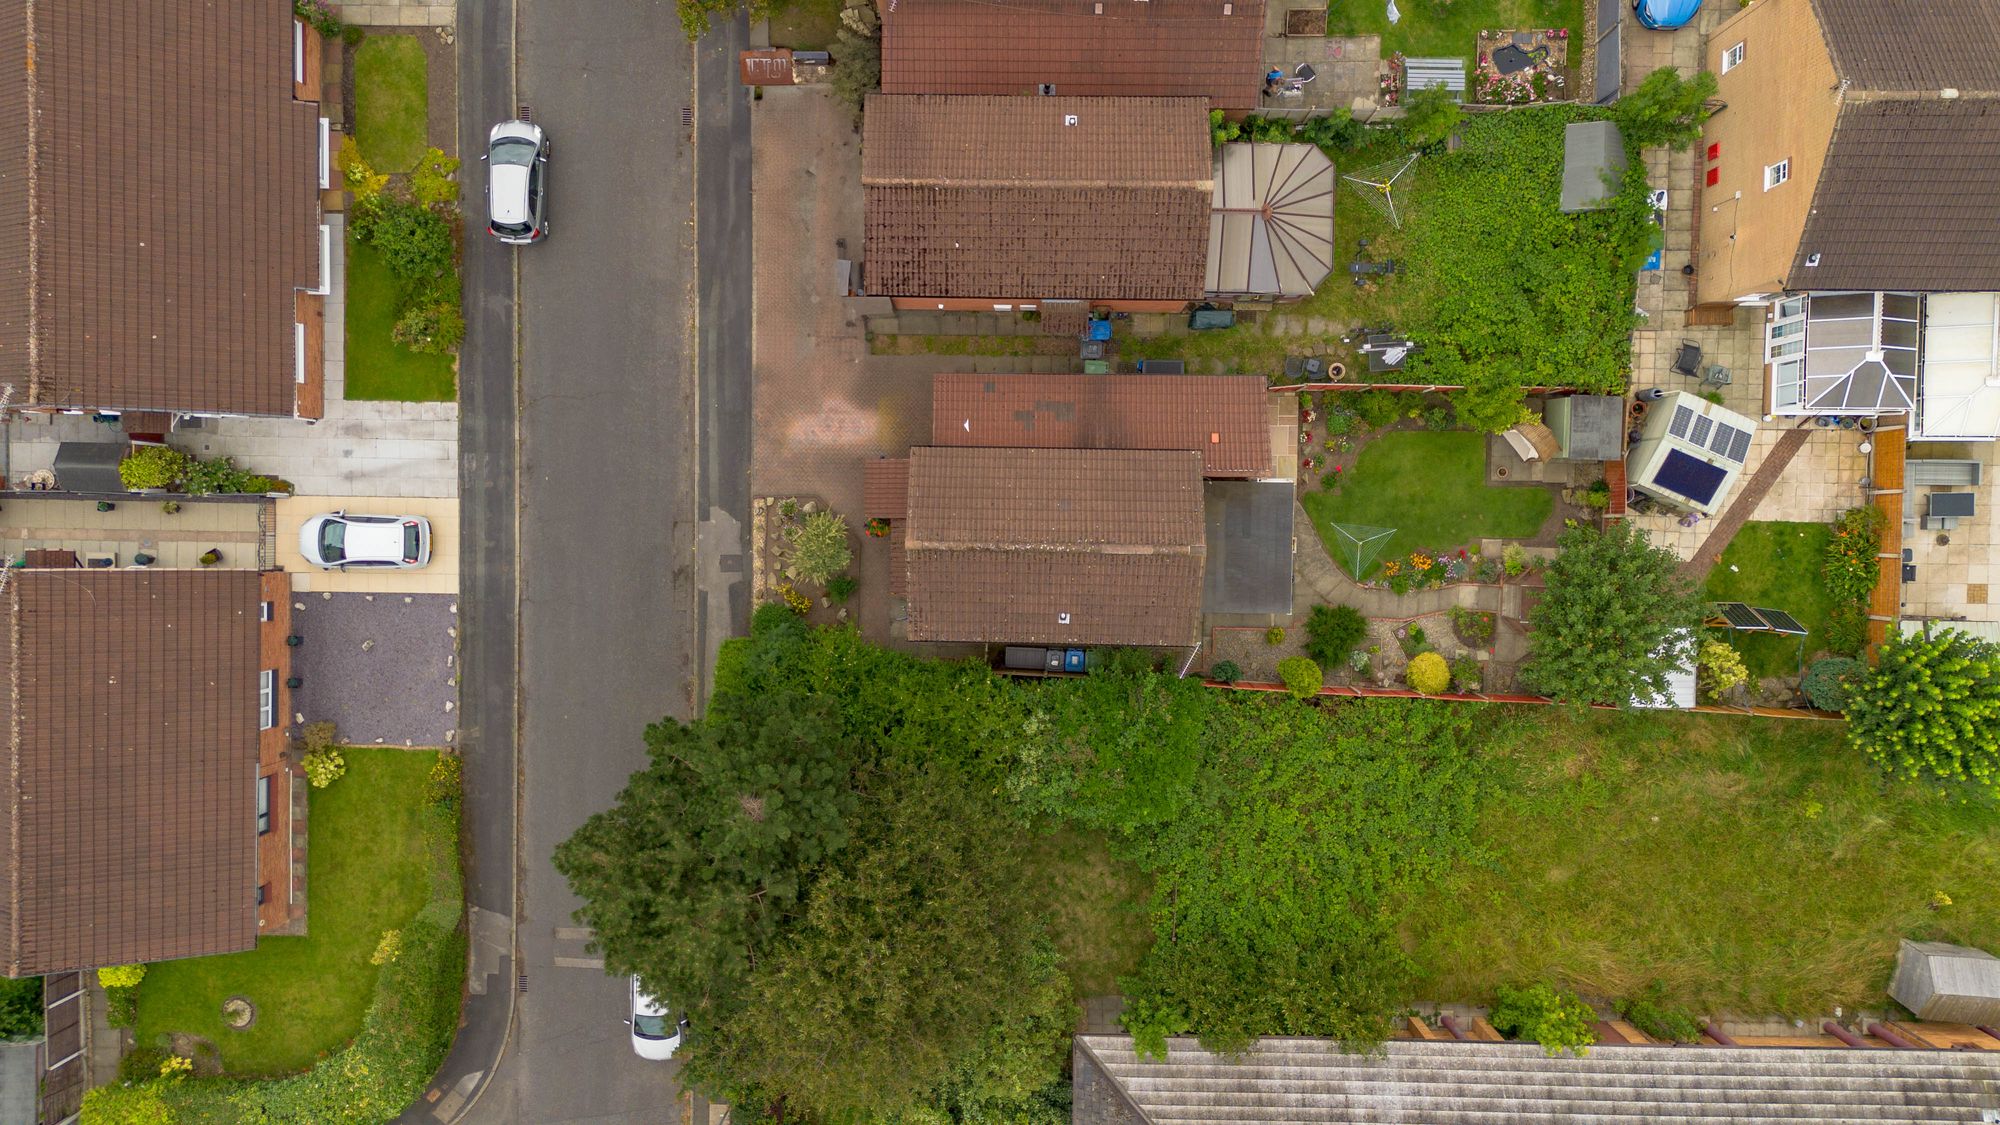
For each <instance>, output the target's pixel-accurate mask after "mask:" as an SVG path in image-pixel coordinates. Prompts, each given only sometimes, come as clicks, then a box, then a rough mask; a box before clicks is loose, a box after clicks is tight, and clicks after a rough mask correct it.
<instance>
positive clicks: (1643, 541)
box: [1521, 521, 1706, 706]
mask: <svg viewBox="0 0 2000 1125" xmlns="http://www.w3.org/2000/svg"><path fill="white" fill-rule="evenodd" d="M1559 543H1560V545H1561V548H1562V553H1561V554H1559V555H1557V556H1556V558H1555V560H1554V562H1552V563H1551V564H1550V565H1549V568H1548V570H1547V575H1548V587H1547V591H1546V592H1545V593H1544V594H1543V595H1542V600H1541V601H1540V602H1538V603H1536V605H1535V608H1534V609H1533V610H1532V611H1531V612H1530V614H1529V632H1528V660H1527V663H1526V664H1525V665H1523V666H1522V669H1521V679H1522V682H1524V683H1525V684H1527V685H1528V686H1529V687H1530V688H1532V689H1533V690H1535V691H1539V692H1541V693H1542V694H1544V695H1550V696H1554V697H1555V698H1557V699H1560V700H1563V701H1564V702H1569V703H1609V704H1613V705H1615V706H1627V705H1629V704H1630V703H1631V701H1632V700H1634V699H1642V698H1643V699H1652V698H1657V697H1658V696H1660V695H1663V694H1665V692H1666V684H1667V677H1668V676H1669V675H1670V674H1671V673H1672V672H1673V671H1674V670H1675V669H1676V668H1678V667H1679V666H1680V665H1681V662H1682V661H1683V660H1684V659H1685V657H1684V656H1683V655H1682V651H1681V645H1680V643H1679V640H1678V637H1679V636H1680V635H1681V634H1683V633H1685V634H1688V635H1692V634H1693V632H1694V630H1696V629H1697V628H1699V627H1700V625H1701V620H1702V617H1703V614H1704V610H1705V608H1706V606H1705V603H1704V602H1703V601H1702V599H1701V598H1700V597H1699V596H1698V595H1697V594H1696V592H1695V591H1694V590H1693V588H1692V587H1691V586H1690V585H1689V584H1688V582H1687V580H1686V579H1684V578H1682V577H1680V563H1681V560H1680V557H1679V556H1678V555H1676V554H1674V553H1673V552H1672V551H1669V550H1666V549H1664V548H1661V547H1656V546H1654V545H1653V543H1652V541H1651V540H1650V539H1648V538H1647V536H1646V532H1645V531H1644V529H1642V528H1640V527H1638V526H1636V525H1634V524H1632V523H1630V522H1629V521H1619V522H1617V523H1613V524H1611V525H1610V526H1609V527H1606V528H1605V529H1604V530H1603V531H1601V532H1600V531H1597V530H1596V529H1594V528H1590V527H1575V528H1571V529H1570V530H1568V531H1565V532H1563V535H1562V538H1561V539H1560V540H1559Z"/></svg>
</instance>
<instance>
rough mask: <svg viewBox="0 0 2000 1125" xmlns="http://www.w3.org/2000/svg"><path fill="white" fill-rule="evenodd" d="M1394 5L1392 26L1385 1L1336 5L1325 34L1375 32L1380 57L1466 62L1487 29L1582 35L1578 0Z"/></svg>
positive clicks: (1421, 0) (1405, 0) (1418, 0)
mask: <svg viewBox="0 0 2000 1125" xmlns="http://www.w3.org/2000/svg"><path fill="white" fill-rule="evenodd" d="M1397 8H1398V9H1399V10H1400V11H1401V13H1402V16H1403V18H1402V19H1401V20H1399V21H1397V22H1396V23H1393V24H1392V23H1390V22H1389V14H1388V13H1389V6H1388V5H1387V4H1386V3H1381V4H1378V3H1375V2H1374V0H1368V2H1367V3H1359V4H1335V5H1333V7H1332V9H1331V10H1330V11H1328V12H1327V17H1326V22H1327V34H1329V35H1380V36H1381V37H1382V55H1383V57H1384V58H1387V57H1388V56H1389V55H1390V54H1391V53H1392V52H1395V51H1401V52H1403V53H1404V54H1406V55H1429V56H1445V55H1448V56H1452V57H1455V58H1464V59H1466V60H1468V61H1470V60H1471V58H1472V56H1473V54H1474V52H1475V50H1476V46H1475V45H1476V44H1477V43H1478V41H1479V33H1480V32H1481V31H1482V30H1485V29H1488V28H1505V29H1508V30H1513V31H1525V30H1527V29H1529V28H1557V27H1566V28H1568V29H1569V32H1570V37H1571V41H1572V42H1581V36H1582V35H1583V0H1402V2H1401V3H1399V4H1398V5H1397Z"/></svg>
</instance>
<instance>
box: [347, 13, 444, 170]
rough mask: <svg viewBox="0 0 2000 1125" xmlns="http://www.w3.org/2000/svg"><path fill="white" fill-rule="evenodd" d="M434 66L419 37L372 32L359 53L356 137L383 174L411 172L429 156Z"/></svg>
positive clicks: (365, 152)
mask: <svg viewBox="0 0 2000 1125" xmlns="http://www.w3.org/2000/svg"><path fill="white" fill-rule="evenodd" d="M429 115H430V64H429V62H428V61H427V60H426V59H425V58H424V45H423V44H422V43H420V42H418V41H417V39H416V37H415V36H413V35H371V36H369V37H368V38H366V39H364V40H362V42H361V46H359V47H357V48H355V51H354V139H355V141H356V142H358V143H359V144H360V145H361V155H362V156H363V157H365V158H366V159H367V161H368V163H369V164H371V165H373V166H374V167H375V168H376V169H378V170H380V171H383V172H407V171H409V170H410V169H412V168H415V167H416V166H417V157H419V156H422V155H423V151H424V137H425V130H426V128H427V122H428V121H429Z"/></svg>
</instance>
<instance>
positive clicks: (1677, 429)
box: [1667, 406, 1694, 438]
mask: <svg viewBox="0 0 2000 1125" xmlns="http://www.w3.org/2000/svg"><path fill="white" fill-rule="evenodd" d="M1693 424H1694V408H1693V407H1689V406H1676V407H1674V420H1673V421H1671V422H1669V423H1667V432H1668V433H1669V434H1672V435H1673V436H1674V437H1677V438H1684V437H1686V436H1688V427H1689V426H1691V425H1693Z"/></svg>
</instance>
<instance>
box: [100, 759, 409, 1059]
mask: <svg viewBox="0 0 2000 1125" xmlns="http://www.w3.org/2000/svg"><path fill="white" fill-rule="evenodd" d="M342 753H343V754H345V755H346V758H347V765H348V769H347V775H346V776H345V777H343V778H341V779H340V780H339V781H336V782H335V783H334V784H333V785H331V786H329V787H327V788H325V789H315V790H313V791H312V795H311V805H310V811H309V813H308V817H309V819H308V822H307V823H308V828H309V831H310V834H311V845H310V847H308V849H307V856H308V861H307V862H308V867H307V882H306V887H307V890H308V895H309V899H308V907H309V917H308V927H307V934H306V936H305V937H275V936H274V937H265V938H263V939H261V940H260V941H258V943H257V948H255V949H253V950H249V951H247V952H244V953H232V954H227V955H225V956H220V957H199V958H192V959H188V960H182V961H166V962H162V963H160V964H157V965H154V966H153V967H152V969H151V971H150V972H148V973H147V975H146V980H145V983H144V984H143V985H141V986H140V989H139V1026H138V1030H137V1035H136V1040H137V1042H138V1043H139V1044H140V1045H141V1046H150V1045H153V1044H154V1043H155V1041H156V1040H158V1039H159V1038H160V1037H161V1036H164V1035H166V1034H167V1033H169V1032H176V1031H179V1032H187V1033H190V1034H194V1035H199V1036H201V1037H202V1038H204V1039H207V1040H209V1041H210V1042H212V1043H214V1044H215V1045H216V1047H217V1048H218V1049H219V1050H220V1052H221V1056H222V1063H223V1066H224V1068H225V1069H226V1070H227V1071H228V1073H230V1074H233V1075H272V1074H282V1073H286V1072H289V1071H294V1070H298V1069H300V1068H302V1067H305V1066H307V1065H309V1064H311V1063H312V1061H313V1060H314V1059H315V1058H317V1057H318V1056H319V1055H320V1054H322V1053H323V1052H326V1051H328V1050H331V1049H333V1048H335V1047H338V1046H339V1045H340V1044H341V1043H343V1042H345V1041H346V1040H348V1039H350V1038H352V1037H353V1036H354V1034H355V1033H356V1032H358V1031H360V1030H361V1020H362V1016H363V1014H364V1013H365V1012H366V1011H367V1009H368V1003H369V1000H370V998H371V997H372V996H373V995H374V991H375V978H376V975H377V973H378V971H379V970H378V969H377V968H376V967H375V966H374V965H372V964H370V963H369V956H370V955H371V954H372V953H373V952H374V951H375V945H376V942H377V941H379V940H380V939H381V936H382V932H383V931H384V930H390V929H395V928H397V927H400V926H402V925H404V924H405V923H406V922H408V921H409V920H410V918H411V917H412V916H414V915H415V914H416V912H417V910H418V908H419V907H421V906H423V904H424V899H425V896H426V894H427V893H428V891H429V889H430V883H429V878H428V875H427V865H426V855H425V851H424V845H423V841H422V839H421V833H420V830H419V818H420V816H421V814H422V808H423V784H424V777H425V775H426V774H427V773H428V772H429V770H430V768H431V765H432V763H434V762H435V761H436V760H437V755H436V754H435V753H430V752H425V751H408V750H384V749H375V748H366V747H352V748H348V749H345V750H343V751H342ZM300 784H304V783H303V782H301V783H300ZM237 995H242V996H247V997H249V998H250V1001H251V1002H252V1003H253V1004H255V1005H256V1006H257V1022H256V1023H255V1024H254V1025H252V1026H251V1027H250V1028H248V1029H247V1030H244V1031H234V1030H231V1029H229V1028H228V1027H225V1026H224V1025H223V1023H222V1010H221V1005H222V1002H223V1001H224V1000H225V999H228V998H229V997H231V996H237Z"/></svg>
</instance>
